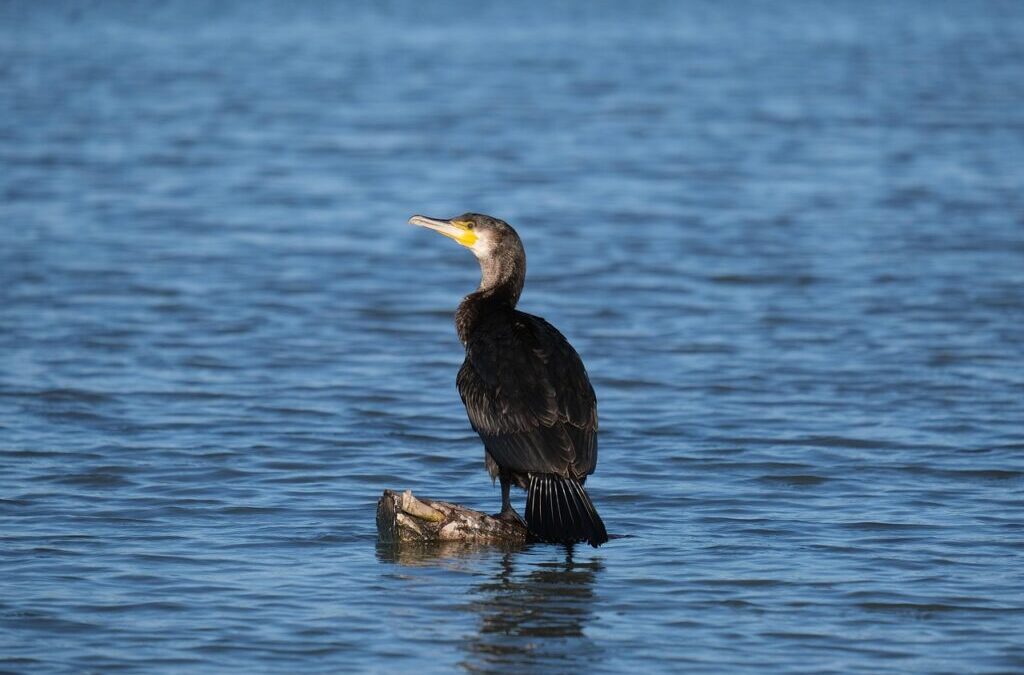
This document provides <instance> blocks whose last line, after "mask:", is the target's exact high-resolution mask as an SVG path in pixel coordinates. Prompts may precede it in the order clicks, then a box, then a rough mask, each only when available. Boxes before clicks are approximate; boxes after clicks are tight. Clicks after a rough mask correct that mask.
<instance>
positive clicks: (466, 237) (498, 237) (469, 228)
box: [409, 213, 523, 260]
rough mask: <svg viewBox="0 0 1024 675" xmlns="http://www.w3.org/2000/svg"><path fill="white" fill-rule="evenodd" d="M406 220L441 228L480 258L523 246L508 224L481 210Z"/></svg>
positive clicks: (437, 230) (442, 231) (413, 223)
mask: <svg viewBox="0 0 1024 675" xmlns="http://www.w3.org/2000/svg"><path fill="white" fill-rule="evenodd" d="M409 224H410V225H419V226H421V227H426V228H428V229H431V230H434V231H435V232H440V233H441V234H443V235H444V236H446V237H448V238H450V239H454V240H455V241H456V242H458V243H459V244H461V245H462V246H465V247H466V248H468V249H469V250H471V251H472V252H473V255H475V256H476V257H477V258H480V259H481V260H486V259H488V258H492V257H495V256H498V255H501V254H502V253H504V252H509V251H522V248H523V244H522V242H521V241H520V240H519V235H518V234H516V231H515V230H513V229H512V226H511V225H509V224H508V223H506V222H505V221H504V220H498V219H497V218H492V217H491V216H485V215H483V214H481V213H463V214H462V215H461V216H457V217H455V218H452V219H450V220H441V219H438V218H427V217H426V216H413V217H412V218H410V219H409Z"/></svg>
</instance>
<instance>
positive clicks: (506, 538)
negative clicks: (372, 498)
mask: <svg viewBox="0 0 1024 675" xmlns="http://www.w3.org/2000/svg"><path fill="white" fill-rule="evenodd" d="M377 533H378V536H379V538H380V541H382V542H385V543H404V542H465V543H473V544H508V543H511V544H515V543H524V542H526V541H527V538H528V535H527V531H526V528H525V527H523V526H522V525H521V524H519V523H513V522H509V521H505V520H498V519H497V518H494V517H493V516H489V515H487V514H486V513H481V512H480V511H474V510H472V509H467V508H466V507H464V506H459V505H458V504H451V503H449V502H437V501H433V500H431V499H418V498H416V497H414V496H413V494H412V491H411V490H406V491H405V492H402V493H399V492H394V491H393V490H385V491H384V494H383V495H381V497H380V499H379V500H378V501H377Z"/></svg>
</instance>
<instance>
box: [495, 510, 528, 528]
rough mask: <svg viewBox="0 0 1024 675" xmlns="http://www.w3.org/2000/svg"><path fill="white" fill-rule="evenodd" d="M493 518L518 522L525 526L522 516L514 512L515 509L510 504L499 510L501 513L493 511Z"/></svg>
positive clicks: (507, 521)
mask: <svg viewBox="0 0 1024 675" xmlns="http://www.w3.org/2000/svg"><path fill="white" fill-rule="evenodd" d="M493 517H494V518H497V519H498V520H504V521H505V522H506V523H519V524H520V525H522V526H523V527H526V521H525V520H523V517H522V516H520V515H519V514H518V513H516V510H515V509H514V508H512V507H511V506H510V507H508V508H505V509H502V510H501V513H495V514H494V516H493Z"/></svg>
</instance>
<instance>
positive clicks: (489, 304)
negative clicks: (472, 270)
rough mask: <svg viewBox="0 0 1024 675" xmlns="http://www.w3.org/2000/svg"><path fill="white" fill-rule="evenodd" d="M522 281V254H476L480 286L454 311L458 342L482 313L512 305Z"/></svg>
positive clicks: (492, 312)
mask: <svg viewBox="0 0 1024 675" xmlns="http://www.w3.org/2000/svg"><path fill="white" fill-rule="evenodd" d="M525 281H526V258H525V256H521V255H520V256H500V257H488V258H480V286H479V287H478V288H477V289H476V290H475V291H474V292H472V293H470V294H469V295H467V296H466V297H465V298H463V300H462V302H461V303H460V304H459V309H458V311H457V312H456V313H455V328H456V329H457V330H458V333H459V340H460V341H462V344H466V342H467V341H468V339H469V336H470V335H471V334H472V333H473V330H474V329H475V328H476V327H477V325H478V324H479V323H480V321H481V320H482V319H484V318H485V317H488V316H491V315H492V314H495V313H498V312H510V311H512V310H513V309H515V306H516V303H517V302H519V295H520V294H521V293H522V292H523V283H524V282H525Z"/></svg>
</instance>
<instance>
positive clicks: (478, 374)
mask: <svg viewBox="0 0 1024 675" xmlns="http://www.w3.org/2000/svg"><path fill="white" fill-rule="evenodd" d="M409 223H410V224H412V225H421V226H423V227H427V228H430V229H431V230H435V231H437V232H440V233H441V234H443V235H445V236H446V237H449V238H451V239H454V240H455V241H456V242H458V243H459V244H461V245H462V246H465V247H466V248H468V249H470V250H471V251H472V252H473V254H474V255H475V256H476V257H477V260H479V262H480V286H479V287H478V288H477V289H476V291H474V292H473V293H470V294H469V295H467V296H466V297H465V298H464V299H463V300H462V302H461V303H460V304H459V308H458V311H456V313H455V327H456V330H457V331H458V334H459V340H460V341H461V342H462V344H463V346H464V347H465V348H466V360H465V361H464V362H463V364H462V368H460V369H459V374H458V377H457V378H456V385H457V387H458V389H459V395H460V396H461V397H462V402H463V403H464V404H465V406H466V413H467V414H468V415H469V421H470V424H471V425H472V426H473V429H474V430H475V431H476V432H477V433H478V434H480V438H481V439H482V440H483V442H484V449H485V450H484V461H485V463H486V465H487V471H488V473H490V475H491V478H492V479H493V478H498V479H499V480H500V481H501V513H499V514H498V515H497V517H499V518H503V519H507V520H516V521H519V522H522V518H520V517H519V514H518V513H516V511H515V509H514V508H512V503H511V501H510V500H509V489H510V487H511V486H512V484H513V483H514V484H515V485H517V486H518V487H520V488H523V489H525V490H526V526H527V528H528V529H529V531H530V533H531V534H532V535H533V536H534V537H535V538H537V539H540V540H541V541H548V542H562V543H567V544H570V543H574V542H578V541H586V542H588V543H590V545H592V546H600V545H601V544H603V543H604V542H606V541H608V533H607V532H606V531H605V527H604V523H603V522H601V517H600V516H599V515H597V510H596V509H595V508H594V505H593V503H592V502H591V501H590V497H589V496H588V495H587V493H586V491H585V490H584V489H583V484H584V482H585V481H586V480H587V476H588V475H590V474H591V473H593V472H594V468H595V467H596V466H597V399H596V397H595V396H594V388H593V387H592V386H591V385H590V379H589V378H588V377H587V371H586V369H585V368H584V367H583V362H582V361H581V360H580V357H579V354H577V353H576V350H575V349H573V348H572V345H570V344H569V342H568V341H567V340H566V339H565V338H564V337H563V336H562V334H561V333H559V332H558V330H556V329H555V327H554V326H552V325H551V324H550V323H548V322H547V321H545V320H544V319H542V318H540V317H539V316H533V315H531V314H526V313H525V312H520V311H518V310H517V309H516V303H517V302H518V301H519V294H520V293H522V290H523V282H524V281H525V279H526V253H525V251H524V250H523V243H522V241H521V240H520V239H519V235H518V234H517V233H516V231H515V230H514V229H512V227H511V226H510V225H509V224H508V223H506V222H504V221H502V220H498V219H497V218H492V217H491V216H485V215H482V214H478V213H465V214H463V215H461V216H458V217H457V218H452V219H451V220H440V219H436V218H427V217H425V216H413V217H412V218H411V219H410V220H409Z"/></svg>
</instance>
